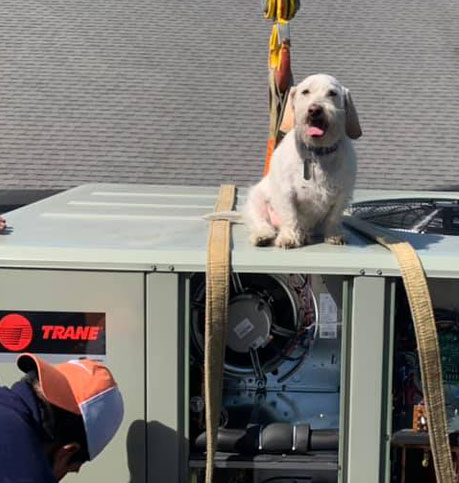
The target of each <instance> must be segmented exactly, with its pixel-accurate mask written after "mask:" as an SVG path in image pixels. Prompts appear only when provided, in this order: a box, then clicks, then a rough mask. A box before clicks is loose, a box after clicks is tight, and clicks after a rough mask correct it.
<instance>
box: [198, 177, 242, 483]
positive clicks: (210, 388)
mask: <svg viewBox="0 0 459 483" xmlns="http://www.w3.org/2000/svg"><path fill="white" fill-rule="evenodd" d="M235 196H236V187H235V186H234V185H221V186H220V193H219V195H218V200H217V203H216V205H215V212H216V213H220V212H226V211H231V210H232V209H233V205H234V201H235ZM230 243H231V223H230V221H229V220H223V219H214V220H213V221H211V222H210V228H209V240H208V246H207V270H206V322H205V349H204V392H205V406H206V408H205V409H206V446H207V448H206V449H207V456H206V480H205V481H206V483H212V478H213V471H214V458H215V451H216V444H217V431H218V426H219V422H220V411H221V398H222V389H223V363H224V358H225V346H226V326H227V319H228V300H229V292H230V288H229V281H230V270H231V259H230V258H231V250H230Z"/></svg>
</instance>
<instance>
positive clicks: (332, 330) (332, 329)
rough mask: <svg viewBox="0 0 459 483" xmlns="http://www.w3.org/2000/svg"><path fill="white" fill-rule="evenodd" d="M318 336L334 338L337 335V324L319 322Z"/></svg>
mask: <svg viewBox="0 0 459 483" xmlns="http://www.w3.org/2000/svg"><path fill="white" fill-rule="evenodd" d="M319 337H320V338H321V339H336V338H337V337H338V324H320V325H319Z"/></svg>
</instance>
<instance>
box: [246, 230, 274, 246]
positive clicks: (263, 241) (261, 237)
mask: <svg viewBox="0 0 459 483" xmlns="http://www.w3.org/2000/svg"><path fill="white" fill-rule="evenodd" d="M274 238H276V230H275V229H274V228H273V227H272V226H267V227H264V228H263V229H262V230H257V231H254V232H253V233H251V235H250V243H252V245H255V246H256V247H264V246H266V245H269V244H270V243H271V242H272V241H273V240H274Z"/></svg>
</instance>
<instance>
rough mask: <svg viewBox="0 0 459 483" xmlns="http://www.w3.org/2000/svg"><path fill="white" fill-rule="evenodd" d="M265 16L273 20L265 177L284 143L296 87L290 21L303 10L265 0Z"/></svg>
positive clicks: (287, 0) (288, 1)
mask: <svg viewBox="0 0 459 483" xmlns="http://www.w3.org/2000/svg"><path fill="white" fill-rule="evenodd" d="M262 3H263V11H264V16H265V18H266V19H267V20H272V21H273V27H272V30H271V36H270V38H269V57H268V69H269V136H268V142H267V147H266V157H265V166H264V172H263V175H266V174H268V172H269V168H270V161H271V156H272V154H273V152H274V149H275V148H276V146H277V144H278V143H279V141H280V140H281V132H280V125H281V122H282V118H283V115H284V111H285V106H286V104H287V99H288V97H289V96H288V93H289V90H290V87H291V85H292V84H293V75H292V70H291V67H290V26H289V21H290V20H291V19H292V18H293V17H294V16H295V14H296V13H297V11H298V10H299V8H300V1H299V0H263V2H262Z"/></svg>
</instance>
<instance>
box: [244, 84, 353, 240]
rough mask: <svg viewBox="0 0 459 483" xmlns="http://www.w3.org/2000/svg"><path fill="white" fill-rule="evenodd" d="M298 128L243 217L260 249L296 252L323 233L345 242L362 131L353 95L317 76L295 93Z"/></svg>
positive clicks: (274, 160) (278, 152)
mask: <svg viewBox="0 0 459 483" xmlns="http://www.w3.org/2000/svg"><path fill="white" fill-rule="evenodd" d="M290 96H291V99H290V100H291V105H292V106H293V114H294V128H293V129H292V130H291V131H290V132H289V133H288V134H287V135H286V136H285V138H284V139H283V140H282V142H281V143H280V144H279V146H278V147H277V148H276V150H275V151H274V153H273V157H272V159H271V168H270V171H269V173H268V175H267V176H265V177H264V178H263V179H262V180H261V181H260V182H259V183H258V184H256V185H255V186H253V187H252V188H251V189H250V191H249V194H248V199H247V202H246V204H245V206H244V209H243V218H244V221H245V223H246V225H247V226H248V228H249V230H250V240H251V242H252V243H253V244H254V245H267V244H270V243H271V242H273V241H274V244H275V245H276V246H278V247H282V248H293V247H298V246H301V245H302V244H307V243H309V242H310V239H311V236H312V235H314V234H323V235H324V236H325V238H326V240H327V241H328V242H329V243H335V244H340V243H343V237H342V234H341V230H340V222H341V216H342V213H343V210H344V209H345V207H346V206H347V204H348V203H349V200H350V198H351V196H352V190H353V188H354V183H355V176H356V171H357V165H356V158H355V153H354V149H353V146H352V142H351V141H350V139H349V138H352V139H356V138H358V137H359V136H360V135H361V134H362V132H361V129H360V125H359V120H358V116H357V112H356V110H355V108H354V105H353V102H352V98H351V96H350V93H349V91H348V90H347V89H346V88H345V87H344V86H342V85H341V84H340V83H339V82H338V81H337V80H336V79H335V78H334V77H332V76H329V75H325V74H316V75H313V76H310V77H307V78H306V79H305V80H303V81H302V82H301V83H300V84H299V85H298V86H297V87H294V88H292V89H291V92H290Z"/></svg>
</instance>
